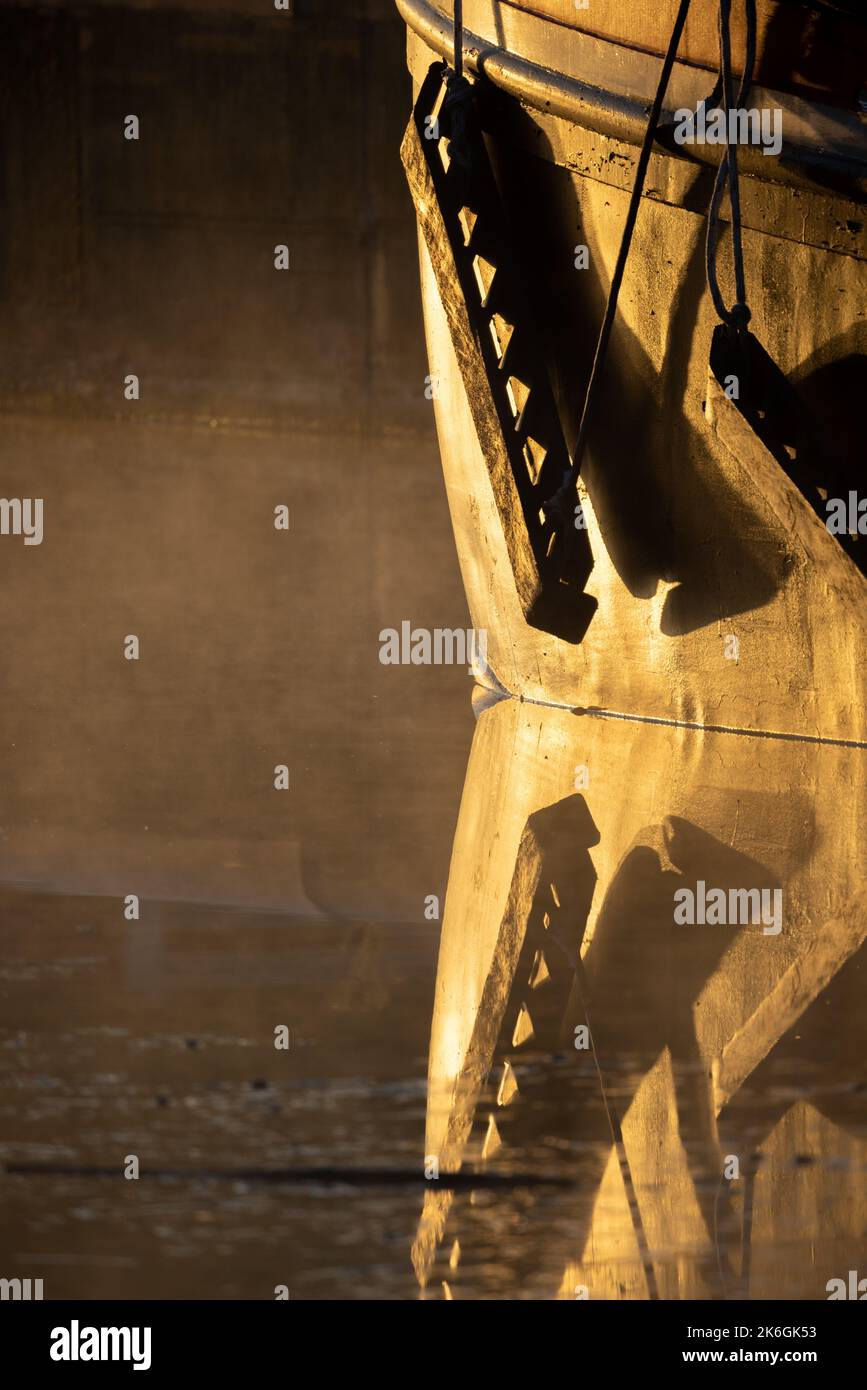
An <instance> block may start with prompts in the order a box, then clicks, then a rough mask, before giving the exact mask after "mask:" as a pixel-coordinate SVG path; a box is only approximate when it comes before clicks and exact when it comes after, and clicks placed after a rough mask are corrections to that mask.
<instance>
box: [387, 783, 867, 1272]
mask: <svg viewBox="0 0 867 1390" xmlns="http://www.w3.org/2000/svg"><path fill="white" fill-rule="evenodd" d="M597 842H598V833H597V832H596V829H595V826H594V824H593V821H592V819H591V817H590V814H589V811H588V810H587V807H586V804H585V802H584V800H583V798H581V797H579V796H571V797H568V798H566V799H564V800H562V801H560V802H556V803H554V804H553V805H551V806H548V807H547V808H545V809H544V810H543V811H539V812H536V813H535V814H533V815H531V816H530V817H529V818H528V820H527V822H526V825H525V828H524V832H523V835H522V836H521V842H520V848H519V852H518V855H517V859H516V862H515V866H514V871H513V875H512V882H511V887H510V892H509V897H508V903H507V906H506V910H505V912H504V914H503V917H502V920H501V923H500V928H499V933H498V938H497V942H496V946H495V949H494V951H493V955H492V957H491V961H490V967H489V970H488V974H487V978H486V981H485V984H484V987H483V990H482V993H481V998H480V1003H479V1007H478V1010H477V1012H476V1016H475V1019H474V1022H473V1030H472V1036H471V1039H470V1041H469V1044H468V1046H467V1048H466V1052H465V1054H464V1060H463V1065H462V1067H461V1069H460V1073H459V1075H458V1078H457V1082H456V1085H455V1088H454V1092H453V1095H452V1097H451V1103H450V1113H449V1118H448V1125H447V1130H446V1140H445V1143H444V1144H443V1146H442V1149H441V1155H440V1158H441V1164H442V1167H443V1168H444V1170H445V1171H454V1170H456V1169H457V1168H458V1167H461V1166H462V1165H463V1166H465V1167H466V1166H467V1165H470V1166H481V1167H486V1166H489V1165H491V1164H494V1163H496V1164H497V1165H498V1166H499V1167H500V1170H501V1171H504V1172H505V1173H508V1172H510V1171H512V1172H521V1171H527V1170H528V1168H529V1167H532V1166H533V1165H545V1166H548V1167H550V1165H551V1163H552V1155H553V1156H554V1158H555V1159H556V1156H557V1153H558V1147H557V1146H558V1145H559V1146H562V1149H563V1152H565V1153H566V1154H568V1155H569V1162H570V1164H571V1172H572V1177H573V1180H574V1181H575V1182H576V1184H578V1186H577V1187H576V1193H577V1195H578V1196H579V1203H580V1196H581V1192H580V1190H579V1189H586V1191H587V1192H589V1193H590V1194H592V1193H594V1192H595V1193H597V1194H598V1193H599V1192H600V1191H601V1187H602V1184H603V1179H606V1178H607V1175H608V1172H609V1170H610V1163H607V1162H606V1157H605V1155H606V1154H608V1155H609V1157H610V1156H611V1154H612V1152H613V1155H614V1161H615V1162H616V1165H617V1168H618V1169H619V1174H620V1177H621V1178H622V1181H623V1190H624V1195H625V1197H626V1202H627V1205H628V1210H629V1219H630V1222H631V1226H632V1235H633V1239H634V1244H635V1247H636V1253H637V1255H638V1257H639V1261H640V1265H641V1270H642V1274H643V1279H644V1290H643V1291H644V1293H645V1295H649V1296H650V1297H656V1296H658V1286H657V1279H656V1274H655V1269H654V1259H655V1258H657V1259H658V1248H659V1246H660V1243H661V1242H663V1243H668V1240H667V1239H666V1223H667V1220H668V1219H669V1218H668V1217H667V1215H666V1211H665V1200H664V1194H661V1193H660V1191H659V1181H658V1177H657V1175H656V1169H655V1168H654V1162H655V1160H656V1158H657V1155H656V1153H655V1149H656V1147H657V1145H658V1144H661V1143H662V1135H663V1133H664V1130H665V1124H666V1119H665V1114H664V1111H665V1109H666V1107H671V1108H672V1110H673V1114H674V1116H675V1133H676V1134H677V1135H679V1140H680V1144H681V1145H682V1149H683V1154H684V1159H685V1164H686V1169H685V1172H684V1173H683V1174H682V1178H683V1181H684V1182H685V1183H686V1187H684V1188H683V1191H684V1192H685V1193H686V1192H687V1190H688V1192H689V1193H691V1199H690V1200H691V1201H692V1203H693V1204H694V1205H696V1207H697V1213H700V1221H701V1223H702V1225H703V1227H704V1230H705V1233H706V1236H707V1241H706V1244H705V1247H704V1249H703V1250H702V1251H701V1252H699V1255H698V1259H697V1264H698V1270H699V1272H700V1275H701V1278H702V1279H703V1281H704V1286H705V1287H706V1288H708V1289H712V1290H714V1291H715V1292H716V1294H717V1296H723V1297H724V1296H727V1295H729V1296H730V1294H731V1290H732V1278H733V1271H735V1270H737V1267H738V1265H739V1277H740V1280H741V1285H742V1287H744V1288H745V1287H747V1286H748V1281H749V1250H750V1239H751V1228H750V1227H751V1209H752V1190H753V1182H754V1176H755V1173H754V1165H753V1164H752V1163H751V1161H750V1159H749V1156H748V1155H746V1154H744V1155H743V1156H744V1167H745V1168H746V1170H747V1171H746V1172H745V1173H744V1174H743V1181H742V1183H740V1184H729V1185H728V1186H727V1187H726V1189H725V1201H723V1202H721V1201H720V1183H719V1174H720V1173H721V1172H722V1171H723V1157H724V1154H725V1149H724V1148H723V1147H722V1146H721V1144H720V1138H719V1134H718V1123H720V1124H725V1128H726V1133H727V1134H728V1133H730V1132H732V1133H734V1134H735V1135H736V1136H737V1134H739V1133H740V1132H741V1131H742V1130H743V1128H744V1125H743V1116H742V1115H738V1113H737V1110H736V1108H735V1107H733V1106H732V1104H731V1102H732V1098H733V1096H734V1095H735V1093H736V1092H737V1091H738V1089H739V1088H740V1086H741V1084H742V1082H743V1081H744V1080H745V1079H746V1077H747V1076H749V1075H750V1074H751V1073H752V1072H753V1071H754V1070H755V1069H756V1067H757V1066H758V1065H760V1064H761V1062H762V1059H763V1058H764V1057H765V1056H766V1054H767V1053H769V1052H771V1051H772V1050H773V1049H774V1047H775V1044H776V1043H777V1040H778V1039H779V1038H780V1036H781V1034H782V1033H783V1032H785V1030H786V1028H787V1027H790V1025H791V1024H792V1023H793V1022H794V1021H795V1020H797V1019H798V1018H799V1017H800V1015H801V1014H802V1013H804V1010H805V1009H806V1008H808V1006H809V1004H810V1001H811V1000H815V999H816V998H817V997H818V995H819V994H820V993H821V991H822V990H823V989H824V988H825V986H826V985H827V984H828V982H829V980H831V979H832V977H833V976H834V974H835V973H836V972H837V971H838V970H839V969H840V967H841V966H842V965H843V963H844V962H845V961H846V959H847V958H848V957H849V956H851V955H853V953H855V952H856V951H857V949H858V946H859V945H860V942H861V941H862V940H863V936H864V931H863V929H860V930H859V929H856V930H855V931H854V933H853V929H852V922H853V920H854V921H855V922H864V921H867V916H865V913H864V910H863V909H864V907H865V906H867V904H865V903H857V904H854V905H853V912H852V913H850V912H848V911H847V912H846V913H845V914H844V916H843V917H842V918H841V919H840V920H839V921H837V922H832V923H829V924H828V925H827V926H826V927H825V928H824V929H823V931H821V932H819V933H818V934H817V935H816V936H815V938H814V940H813V942H812V944H811V946H810V948H808V950H807V951H806V952H805V953H804V954H803V956H802V957H801V958H800V959H799V960H798V962H797V963H796V964H793V965H792V966H791V967H790V968H789V969H788V970H787V971H784V972H783V973H782V975H781V976H780V977H779V979H778V981H777V983H776V985H775V986H774V988H773V989H771V991H770V992H769V994H767V995H766V996H765V999H764V1000H763V1001H762V1003H761V1005H760V1006H759V1008H758V1009H757V1010H756V1011H755V1013H754V1014H753V1016H752V1017H751V1018H749V1019H748V1020H747V1022H746V1023H745V1024H744V1026H743V1027H742V1028H741V1029H740V1030H738V1031H737V1032H736V1033H735V1034H734V1035H733V1036H732V1037H731V1038H730V1039H729V1041H728V1042H727V1043H726V1044H725V1045H724V1046H723V1047H722V1049H721V1052H720V1055H719V1056H718V1057H717V1059H716V1060H715V1061H714V1063H713V1064H712V1065H711V1066H708V1064H707V1057H706V1054H703V1052H702V1049H701V1047H700V1045H699V1041H698V1038H697V1034H696V1023H695V1020H696V1017H697V1015H696V1010H697V1009H698V1008H699V1004H700V997H701V995H702V991H703V987H704V986H705V984H706V983H707V982H708V981H709V980H710V979H711V978H712V977H714V976H716V975H717V974H719V973H720V972H721V971H724V970H725V958H726V955H727V953H728V951H729V949H730V947H731V946H732V943H733V942H734V941H735V940H736V939H743V937H744V936H745V935H746V934H747V933H745V932H743V931H741V929H740V928H737V927H734V928H728V927H722V928H720V927H715V928H714V929H712V930H711V929H708V930H707V931H701V930H700V929H696V928H692V929H690V928H684V927H679V926H678V925H677V924H676V923H675V922H674V914H673V894H674V890H675V888H676V887H677V886H678V885H679V884H682V883H683V882H685V881H686V882H688V881H690V879H692V881H695V880H696V879H697V878H699V877H702V876H703V877H706V878H707V879H708V880H709V881H710V880H712V881H713V882H714V883H719V884H722V885H725V886H726V887H727V888H729V889H733V890H739V889H748V888H752V889H755V888H761V887H771V886H773V887H776V880H775V878H774V876H773V875H772V874H770V873H769V872H768V871H767V870H766V869H764V868H763V867H762V865H761V864H759V863H758V862H757V861H756V860H754V859H752V858H750V857H749V856H747V855H745V854H742V853H739V852H737V851H735V850H733V849H732V848H730V847H729V846H727V845H725V844H723V843H721V842H720V841H719V840H717V839H716V838H715V837H714V836H712V835H709V834H708V833H707V832H705V831H703V830H700V829H699V828H698V827H696V826H694V825H692V824H690V823H689V822H688V821H687V820H684V819H682V818H678V817H669V818H667V819H666V820H665V821H664V823H663V824H662V825H661V826H658V827H652V828H651V829H649V830H647V831H645V832H642V833H641V834H640V835H639V836H637V837H636V839H635V840H634V842H633V845H632V847H631V848H630V850H629V851H628V852H627V854H626V855H625V857H624V858H623V859H622V861H621V863H620V866H619V868H618V870H617V872H616V874H615V876H614V878H613V880H612V882H611V884H610V886H609V889H608V891H607V893H606V895H605V898H604V901H603V903H602V906H601V908H600V911H599V915H598V920H597V926H596V931H595V934H594V936H593V939H592V941H591V942H590V943H589V946H587V947H586V955H585V959H584V960H583V961H582V960H581V948H582V943H584V937H585V924H586V920H587V915H588V912H589V909H590V903H591V900H592V897H593V891H594V887H595V881H596V876H595V871H594V869H593V865H592V863H591V860H590V856H589V853H588V850H589V848H590V847H591V846H592V845H594V844H596V843H597ZM753 938H754V941H755V943H756V944H757V945H758V947H759V948H760V949H765V950H767V949H770V946H769V945H768V944H767V943H763V942H762V938H761V929H760V928H758V929H757V930H756V931H755V932H754V933H753ZM584 944H585V945H586V943H584ZM807 1017H809V1014H808V1015H807ZM582 1024H586V1025H587V1026H589V1030H590V1039H591V1042H592V1046H591V1048H590V1050H589V1052H588V1054H587V1062H588V1065H585V1066H582V1065H581V1063H580V1062H579V1063H578V1071H577V1074H576V1070H575V1065H576V1063H575V1053H574V1050H573V1051H572V1052H571V1055H570V1053H569V1049H570V1048H571V1046H572V1038H573V1036H574V1034H575V1033H576V1032H577V1031H578V1029H579V1028H580V1026H581V1025H582ZM803 1026H804V1025H803V1024H799V1028H800V1027H803ZM840 1051H841V1050H840V1049H838V1052H840ZM842 1053H845V1047H844V1048H843V1049H842ZM856 1055H859V1056H860V1053H857V1054H856ZM666 1056H667V1057H668V1058H669V1059H670V1061H669V1064H668V1065H669V1066H670V1072H669V1073H667V1074H668V1075H669V1081H668V1083H666V1082H664V1081H663V1082H662V1089H661V1090H660V1089H659V1084H658V1082H659V1075H660V1073H659V1066H660V1059H662V1058H663V1057H666ZM576 1076H577V1080H576ZM654 1078H655V1080H654ZM591 1082H593V1083H595V1084H590V1083H591ZM760 1083H761V1076H760V1075H759V1077H758V1079H757V1083H756V1084H760ZM654 1084H655V1085H656V1091H654V1090H653V1086H654ZM648 1085H650V1087H651V1089H650V1091H649V1092H648ZM640 1097H643V1099H640ZM637 1098H639V1101H640V1103H639V1102H637ZM440 1099H442V1100H444V1099H445V1097H442V1098H440ZM600 1099H601V1104H600ZM636 1104H638V1110H639V1112H641V1111H643V1114H642V1113H639V1114H638V1116H637V1117H636V1115H635V1114H634V1113H633V1112H634V1108H635V1105H636ZM648 1104H649V1105H650V1109H649V1110H648ZM788 1104H790V1102H788ZM660 1106H662V1111H660V1110H659V1107H660ZM724 1108H725V1112H724V1114H723V1115H722V1117H721V1119H720V1120H719V1122H718V1118H717V1117H718V1114H719V1112H720V1110H722V1109H724ZM783 1109H785V1106H784V1107H779V1106H778V1107H777V1110H776V1111H774V1110H773V1107H771V1110H770V1111H769V1120H768V1124H767V1129H768V1130H770V1128H771V1127H772V1125H773V1123H774V1122H775V1120H776V1118H778V1117H779V1114H780V1113H782V1110H783ZM729 1115H730V1116H731V1117H732V1122H731V1123H728V1116H729ZM627 1116H628V1117H629V1124H628V1126H627V1127H626V1130H627V1132H626V1134H625V1135H624V1119H625V1117H627ZM668 1123H670V1121H669V1122H668ZM660 1124H661V1125H662V1129H660V1130H659V1132H658V1135H657V1133H656V1130H655V1128H654V1127H655V1126H657V1125H660ZM576 1141H578V1142H580V1144H581V1149H580V1150H578V1149H577V1148H576ZM588 1146H591V1147H593V1149H594V1156H592V1157H590V1158H587V1156H586V1151H587V1148H588ZM732 1146H734V1147H735V1149H737V1146H738V1141H736V1139H733V1140H732V1141H731V1144H730V1147H732ZM740 1147H741V1151H742V1152H743V1145H742V1144H741V1145H740ZM518 1180H519V1179H518V1178H517V1176H516V1182H517V1181H518ZM737 1195H741V1200H740V1208H741V1210H740V1213H739V1214H738V1212H737V1211H735V1208H736V1207H737V1205H738V1203H737V1201H734V1200H733V1199H734V1198H735V1197H736V1196H737ZM474 1205H476V1204H475V1203H474V1201H473V1194H472V1193H470V1195H469V1198H466V1197H463V1198H462V1197H460V1196H458V1195H456V1194H452V1193H448V1192H442V1193H437V1192H432V1193H429V1194H428V1196H427V1198H426V1200H425V1208H424V1213H423V1216H422V1221H421V1224H420V1229H419V1234H418V1237H417V1240H416V1242H415V1245H414V1249H413V1261H414V1264H415V1267H416V1272H417V1274H418V1277H419V1280H420V1282H421V1283H422V1284H423V1285H425V1284H427V1283H428V1282H430V1280H431V1278H432V1277H433V1276H434V1274H435V1272H438V1273H439V1274H440V1278H441V1279H442V1282H443V1285H444V1288H445V1292H446V1296H447V1297H450V1296H451V1286H450V1282H449V1281H450V1280H451V1279H452V1277H453V1271H454V1270H455V1269H456V1268H457V1266H458V1264H459V1262H460V1257H461V1248H460V1247H461V1239H462V1240H463V1244H464V1247H465V1248H466V1246H467V1245H468V1243H469V1241H470V1239H471V1238H472V1233H473V1229H474V1228H475V1231H476V1234H479V1233H480V1232H481V1233H482V1234H484V1217H485V1213H484V1211H482V1212H481V1213H479V1212H478V1210H477V1211H475V1212H474ZM545 1214H546V1212H545V1208H544V1205H540V1206H539V1207H537V1209H536V1210H535V1211H530V1212H528V1213H527V1220H526V1221H525V1224H524V1226H523V1227H522V1232H521V1246H520V1249H519V1250H518V1251H517V1252H516V1256H515V1259H513V1260H512V1262H511V1263H512V1266H513V1271H512V1272H513V1273H514V1274H515V1275H516V1276H518V1277H527V1276H528V1275H530V1274H532V1272H533V1270H534V1269H535V1270H539V1269H541V1268H543V1267H544V1257H545V1255H546V1254H547V1253H548V1250H547V1246H548V1244H549V1243H550V1239H549V1238H548V1239H546V1235H545V1233H543V1232H542V1231H540V1230H539V1220H536V1221H535V1222H534V1221H533V1219H532V1218H533V1216H534V1215H535V1216H536V1217H537V1218H543V1217H544V1216H545ZM729 1216H731V1217H732V1218H733V1219H734V1220H735V1224H736V1226H737V1228H738V1229H737V1232H736V1237H737V1238H736V1241H735V1245H736V1247H737V1249H736V1250H735V1251H734V1252H733V1255H732V1258H731V1260H730V1263H729V1267H728V1269H724V1267H723V1261H722V1257H721V1255H720V1254H719V1253H718V1252H719V1239H720V1234H721V1232H722V1233H723V1234H725V1231H724V1229H723V1228H724V1227H725V1226H726V1219H727V1217H729ZM594 1217H595V1204H593V1205H591V1206H590V1207H586V1206H585V1207H584V1210H583V1219H581V1220H580V1221H579V1231H578V1249H579V1251H580V1250H581V1249H583V1248H584V1246H585V1243H586V1241H587V1239H588V1237H589V1235H590V1231H591V1229H592V1225H593V1221H594ZM648 1219H649V1220H650V1225H649V1226H648ZM449 1226H451V1227H452V1229H454V1230H455V1232H456V1233H457V1232H458V1231H459V1232H460V1236H461V1239H459V1238H458V1235H457V1234H456V1235H455V1240H454V1242H453V1243H452V1244H451V1247H450V1254H449V1258H448V1265H449V1267H448V1269H445V1268H443V1269H441V1270H437V1269H436V1267H437V1265H438V1263H440V1262H441V1261H444V1259H445V1249H444V1247H445V1244H447V1242H446V1241H445V1237H446V1234H447V1227H449ZM669 1239H670V1237H669ZM440 1247H443V1251H442V1254H438V1251H439V1249H440ZM516 1261H517V1266H516ZM568 1272H569V1266H568V1265H567V1276H568ZM568 1285H569V1279H568V1278H567V1277H566V1276H564V1287H568ZM633 1292H637V1293H639V1294H640V1293H641V1290H640V1289H639V1288H637V1287H635V1288H634V1289H633ZM568 1296H571V1288H570V1289H569V1293H568Z"/></svg>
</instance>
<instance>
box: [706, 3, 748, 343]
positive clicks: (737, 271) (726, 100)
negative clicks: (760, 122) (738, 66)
mask: <svg viewBox="0 0 867 1390" xmlns="http://www.w3.org/2000/svg"><path fill="white" fill-rule="evenodd" d="M731 7H732V0H720V6H719V52H720V68H719V77H718V79H717V83H716V86H715V87H714V91H713V97H714V98H715V99H717V100H718V99H719V97H720V96H721V97H722V102H723V106H722V111H723V115H724V116H725V121H726V149H725V153H724V154H723V156H722V159H721V160H720V163H719V168H718V170H717V175H716V179H715V181H714V186H713V194H712V196H711V202H710V210H709V212H708V219H707V240H706V243H705V272H706V275H707V286H708V289H709V290H710V296H711V299H712V300H713V305H714V308H715V309H716V311H717V314H718V315H719V318H720V320H721V322H722V323H724V324H726V326H727V327H728V328H729V330H730V332H731V334H732V336H733V337H734V338H735V339H736V340H737V341H740V340H741V339H742V337H743V335H744V333H745V332H746V327H747V324H748V323H749V321H750V317H751V315H750V310H749V308H748V306H747V291H746V282H745V277H744V253H743V242H742V237H741V199H740V179H739V175H738V146H737V141H736V140H735V141H732V139H731V131H732V110H733V108H732V66H731V33H730V21H731ZM744 10H745V17H746V53H745V57H744V70H743V75H742V77H741V84H740V88H739V90H738V94H737V100H736V107H737V108H739V109H740V108H743V107H744V106H745V105H746V102H747V99H748V97H749V93H750V90H751V88H752V85H753V71H754V69H755V62H756V0H744ZM726 184H728V187H729V201H730V203H731V227H732V263H733V268H734V277H735V301H734V304H733V305H732V307H731V309H727V308H726V305H725V301H724V299H723V297H722V292H721V290H720V287H719V278H718V275H717V252H718V246H719V214H720V207H721V205H722V200H723V195H724V193H725V190H726Z"/></svg>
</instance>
